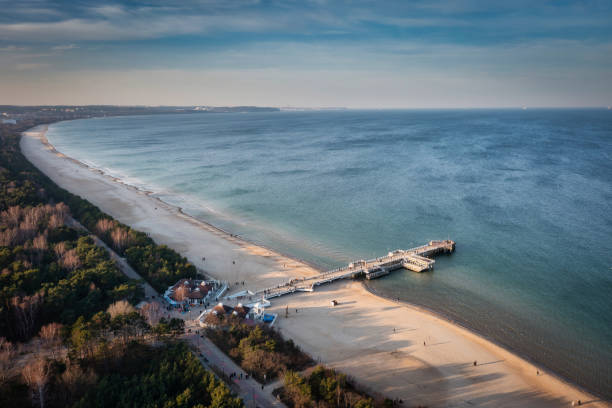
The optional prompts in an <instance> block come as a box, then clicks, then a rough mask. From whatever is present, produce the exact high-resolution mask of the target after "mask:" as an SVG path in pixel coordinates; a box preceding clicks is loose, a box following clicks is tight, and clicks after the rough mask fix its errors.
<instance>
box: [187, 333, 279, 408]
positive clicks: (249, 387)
mask: <svg viewBox="0 0 612 408" xmlns="http://www.w3.org/2000/svg"><path fill="white" fill-rule="evenodd" d="M185 338H186V339H188V340H189V341H190V342H191V343H193V344H194V345H195V346H196V347H197V348H198V349H199V350H200V351H201V352H202V354H203V355H204V357H205V358H206V360H207V364H210V365H213V366H215V367H217V368H219V369H220V370H222V371H223V373H224V374H226V375H229V374H231V373H236V374H237V376H236V377H235V378H233V379H232V386H233V388H235V389H236V391H237V392H238V394H239V395H240V396H241V397H242V399H243V401H244V405H245V406H246V407H247V408H255V407H261V408H268V407H278V408H281V407H284V406H285V405H284V404H283V403H282V402H280V401H278V400H276V398H275V397H274V396H272V391H273V388H272V387H265V389H262V388H261V384H259V383H258V382H257V381H255V380H254V379H253V378H252V377H250V378H249V379H248V380H247V379H246V372H245V371H244V370H243V369H242V368H240V367H239V366H238V365H237V364H236V363H234V361H232V359H231V358H229V356H227V355H226V354H225V353H223V352H222V351H221V350H220V349H219V348H218V347H217V346H215V345H214V344H213V342H212V341H210V340H209V339H208V338H207V337H200V335H199V334H188V335H185ZM240 374H242V379H241V378H240ZM279 385H280V383H279Z"/></svg>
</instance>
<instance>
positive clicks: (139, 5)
mask: <svg viewBox="0 0 612 408" xmlns="http://www.w3.org/2000/svg"><path fill="white" fill-rule="evenodd" d="M0 10H2V11H0V72H1V75H0V103H19V104H38V103H44V104H60V103H66V104H93V103H108V104H147V105H159V104H172V105H243V104H249V105H266V106H304V107H317V106H346V107H354V108H431V107H515V106H607V105H612V1H588V0H587V1H537V0H536V1H534V0H531V1H521V0H516V1H512V2H509V1H504V2H501V1H481V0H455V1H443V0H437V1H359V0H356V1H325V0H318V1H307V0H303V1H257V0H244V1H241V0H238V1H229V0H228V1H218V0H199V1H196V0H188V1H181V2H178V1H177V2H161V1H155V0H153V1H147V2H140V1H129V2H128V1H123V2H108V3H107V2H99V1H66V2H63V1H54V2H50V1H44V0H32V1H29V0H21V1H6V0H0Z"/></svg>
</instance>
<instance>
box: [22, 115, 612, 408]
mask: <svg viewBox="0 0 612 408" xmlns="http://www.w3.org/2000/svg"><path fill="white" fill-rule="evenodd" d="M46 129H47V128H46V126H40V127H37V128H34V129H32V130H30V131H28V132H25V133H24V134H23V137H22V139H21V150H22V152H23V153H24V155H25V156H26V157H27V158H28V160H30V161H31V162H32V163H33V164H34V165H35V166H36V167H38V168H39V169H40V170H41V171H42V172H44V173H45V174H46V175H47V176H49V177H50V178H51V179H52V180H53V181H55V182H56V183H57V184H58V185H60V186H61V187H63V188H65V189H66V190H68V191H70V192H72V193H74V194H78V195H80V196H82V197H84V198H86V199H87V200H89V201H90V202H92V203H93V204H95V205H97V206H98V207H100V209H102V210H103V211H104V212H106V213H108V214H110V215H112V216H113V217H115V218H116V219H118V220H119V221H121V222H123V223H125V224H128V225H130V226H132V227H134V228H136V229H138V230H141V231H144V232H146V233H148V234H149V235H150V236H151V237H152V238H153V239H155V241H156V242H157V243H159V244H166V245H168V246H169V247H171V248H173V249H175V250H177V251H178V252H180V253H181V254H183V255H184V256H186V257H187V258H188V259H189V260H190V261H191V262H193V263H194V264H195V265H196V266H197V267H198V268H199V269H201V270H203V271H205V272H206V273H207V274H209V275H211V276H213V277H215V278H217V279H222V280H227V281H229V282H232V283H234V282H239V284H238V286H236V285H235V284H234V285H232V290H234V291H238V290H243V289H246V288H248V289H250V290H254V289H261V288H265V287H270V286H275V285H277V284H279V283H281V282H284V281H286V280H288V279H289V278H293V277H302V276H310V275H313V274H316V273H318V271H317V270H316V269H314V268H313V267H311V266H309V265H306V264H304V263H302V262H299V261H296V260H294V259H291V258H288V257H286V256H283V255H281V254H279V253H276V252H274V251H271V250H269V249H266V248H262V247H259V246H256V245H253V244H251V243H249V242H246V241H244V240H242V239H240V238H238V237H235V236H231V235H230V234H227V233H226V232H224V231H221V230H219V229H217V228H215V227H213V226H211V225H208V224H206V223H203V222H200V221H197V220H195V219H193V218H191V217H189V216H187V215H185V214H183V213H182V212H181V211H180V209H178V208H176V207H173V206H170V205H168V204H165V203H163V202H162V201H160V200H158V199H156V198H154V197H152V196H151V194H150V193H147V192H143V191H139V190H137V189H135V188H133V187H130V186H127V185H125V184H122V183H120V182H118V181H117V180H115V179H112V178H111V177H108V176H106V175H104V174H102V173H101V172H99V171H97V170H94V169H91V168H89V167H87V166H85V165H84V164H82V163H80V162H78V161H76V160H74V159H71V158H69V157H66V156H64V155H62V154H61V153H59V152H57V151H56V150H55V149H54V148H53V146H51V145H49V144H48V142H47V140H46V138H45V132H46ZM202 257H205V258H206V260H205V261H203V260H202ZM243 281H244V283H245V284H244V286H243V285H242V282H243ZM332 299H334V300H337V301H339V302H340V304H339V305H338V306H335V307H332V306H331V305H330V303H331V300H332ZM286 305H289V307H290V309H289V316H288V317H285V306H286ZM296 308H297V309H298V312H297V313H296V312H295V309H296ZM271 311H273V312H276V313H278V314H279V318H278V319H277V323H276V325H277V327H279V328H280V329H281V331H282V333H283V334H284V335H285V336H287V337H290V338H292V339H293V340H294V341H295V342H296V343H297V344H298V345H300V347H302V348H303V350H305V351H306V352H308V353H309V354H311V355H312V356H313V357H314V358H315V359H319V360H320V361H321V362H322V363H325V364H327V365H329V366H332V367H335V368H338V369H340V370H342V371H343V372H345V373H346V374H348V375H350V376H351V377H353V378H354V379H355V380H356V381H357V382H359V383H361V384H364V385H366V386H368V387H369V388H370V389H371V391H374V392H378V393H380V394H383V395H385V396H389V397H391V398H401V399H402V400H404V401H405V406H411V405H416V404H423V405H427V406H430V407H451V406H452V407H461V406H466V407H467V406H485V407H563V406H571V403H572V401H576V400H581V401H582V404H583V405H585V403H586V405H587V406H589V407H607V406H612V405H610V404H608V403H606V402H603V401H600V400H599V399H598V398H595V397H593V396H592V395H589V394H588V393H586V392H584V391H582V390H580V389H578V388H577V387H575V386H573V385H571V384H569V383H567V382H564V381H562V380H560V379H559V378H557V377H555V376H554V375H552V374H551V373H547V372H545V371H544V370H542V369H540V368H539V367H536V366H534V365H533V364H531V363H529V362H528V361H526V360H524V359H522V358H520V357H519V356H517V355H514V354H512V353H510V352H509V351H506V350H504V349H503V348H501V347H498V346H497V345H495V344H493V343H492V342H490V341H488V340H486V339H484V338H482V337H480V336H478V335H476V334H474V333H472V332H470V331H468V330H466V329H464V328H461V327H459V326H456V325H453V324H451V323H449V322H447V321H445V320H444V319H442V318H439V317H437V316H435V315H433V314H431V313H429V312H426V311H423V310H419V309H418V308H416V307H411V306H409V305H406V304H399V303H395V302H392V301H390V300H387V299H383V298H380V297H378V296H375V295H373V294H371V293H369V292H368V291H366V290H365V289H364V287H363V286H362V285H361V284H360V283H358V282H348V281H346V282H341V283H335V284H333V285H329V286H327V287H319V288H317V289H316V291H315V292H313V293H302V294H295V295H291V296H287V297H284V298H279V299H272V309H271ZM423 342H425V345H424V344H423ZM474 361H476V362H477V365H476V366H474V364H473V363H474ZM537 370H539V371H540V375H537V374H536V371H537Z"/></svg>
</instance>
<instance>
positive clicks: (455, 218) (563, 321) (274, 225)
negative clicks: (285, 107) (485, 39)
mask: <svg viewBox="0 0 612 408" xmlns="http://www.w3.org/2000/svg"><path fill="white" fill-rule="evenodd" d="M48 137H49V140H50V141H51V143H53V144H54V145H56V147H57V148H58V150H60V151H62V152H64V153H66V154H68V155H69V156H72V157H75V158H77V159H79V160H82V161H83V162H85V163H88V164H90V165H92V166H95V167H98V168H100V169H103V170H105V171H106V172H107V173H109V174H111V175H113V176H117V177H119V178H121V179H123V180H124V181H125V182H127V183H130V184H133V185H136V186H138V187H140V188H143V189H147V190H150V191H153V192H154V193H155V194H156V196H158V197H159V198H161V199H163V200H164V201H167V202H169V203H171V204H175V205H178V206H180V207H182V208H183V209H184V211H186V212H187V213H189V214H191V215H193V216H195V217H197V218H201V219H203V220H206V221H208V222H211V223H213V224H215V225H217V226H219V227H221V228H224V229H226V230H228V231H230V232H232V233H236V234H239V235H241V236H243V237H245V238H247V239H249V240H252V241H254V242H257V243H260V244H264V245H266V246H269V247H272V248H275V249H277V250H279V251H282V252H285V253H289V254H292V255H294V256H296V257H298V258H302V259H305V260H307V261H310V262H313V263H315V264H317V265H319V266H321V267H322V268H331V267H335V266H339V265H341V264H343V263H346V262H348V261H349V260H353V259H360V258H370V257H372V256H376V255H381V254H384V253H386V252H387V251H389V250H393V249H396V248H408V247H413V246H417V245H420V244H423V243H425V242H426V241H428V240H431V239H445V238H451V239H453V240H455V241H456V242H457V252H456V253H455V254H453V255H452V256H450V257H442V258H438V259H437V261H436V269H435V271H434V272H433V273H426V274H415V273H412V272H403V271H398V272H395V273H393V274H392V275H390V276H388V277H385V278H384V279H380V280H376V281H372V282H370V283H369V284H368V285H369V287H370V289H371V290H373V291H375V292H377V293H380V294H382V295H385V296H389V297H393V298H399V299H401V300H406V301H409V302H411V303H415V304H419V305H422V306H425V307H427V308H430V309H432V310H434V311H437V312H440V313H442V314H444V315H446V316H447V317H449V318H451V319H453V320H455V321H457V322H459V323H461V324H464V325H466V326H469V327H471V328H473V329H476V330H478V331H479V332H481V333H483V334H485V335H486V336H488V337H490V338H492V339H494V340H495V341H497V342H499V343H502V344H503V345H505V346H506V347H509V348H511V349H514V350H516V351H519V352H520V353H522V354H523V355H526V356H528V357H529V358H531V359H533V360H534V361H536V362H538V363H540V364H542V365H543V366H546V367H549V368H550V369H553V370H554V371H556V372H558V373H559V374H561V375H563V376H565V377H566V378H568V379H570V380H572V381H575V382H577V383H579V384H581V385H583V386H585V387H587V388H589V389H591V390H594V391H596V392H599V393H600V394H603V395H604V396H607V397H612V385H611V384H612V368H611V367H612V204H611V203H612V112H611V111H606V110H527V111H522V110H521V111H519V110H516V111H512V110H490V111H488V110H472V111H470V110H456V111H343V112H325V111H322V112H273V113H244V114H229V113H228V114H193V115H167V116H136V117H116V118H104V119H88V120H77V121H71V122H63V123H59V124H55V125H53V126H51V127H50V130H49V133H48Z"/></svg>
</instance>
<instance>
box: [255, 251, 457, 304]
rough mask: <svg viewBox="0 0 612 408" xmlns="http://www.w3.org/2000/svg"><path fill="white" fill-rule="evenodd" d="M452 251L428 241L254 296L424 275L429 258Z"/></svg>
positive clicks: (270, 296)
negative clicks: (405, 273)
mask: <svg viewBox="0 0 612 408" xmlns="http://www.w3.org/2000/svg"><path fill="white" fill-rule="evenodd" d="M454 250H455V242H454V241H451V240H444V241H430V242H429V243H428V244H427V245H423V246H420V247H416V248H412V249H406V250H403V249H398V250H396V251H393V252H389V253H388V254H387V255H385V256H382V257H379V258H375V259H369V260H359V261H356V262H351V263H350V264H348V265H347V266H343V267H341V268H337V269H333V270H331V271H327V272H323V273H321V274H320V275H316V276H311V277H309V278H298V279H292V280H290V281H289V282H287V283H285V284H283V285H278V286H276V287H272V288H266V289H261V290H259V291H257V292H255V295H257V296H263V297H264V298H266V299H270V298H274V297H278V296H283V295H287V294H290V293H294V292H312V291H313V290H314V287H315V286H319V285H322V284H324V283H331V282H334V281H337V280H340V279H349V278H355V277H357V276H360V275H364V276H365V278H366V279H375V278H378V277H380V276H384V275H388V274H389V272H391V271H393V270H396V269H400V268H404V269H409V270H411V271H414V272H425V271H429V270H432V269H433V265H434V263H435V262H436V261H434V260H433V259H431V258H429V257H431V256H434V255H438V254H441V253H451V252H453V251H454Z"/></svg>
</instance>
